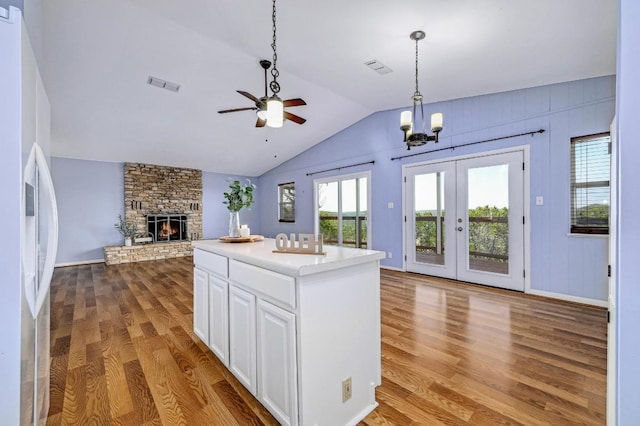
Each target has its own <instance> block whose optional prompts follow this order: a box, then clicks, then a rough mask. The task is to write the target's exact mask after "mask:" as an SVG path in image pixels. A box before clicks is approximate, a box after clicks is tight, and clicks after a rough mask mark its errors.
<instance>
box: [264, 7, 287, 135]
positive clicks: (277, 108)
mask: <svg viewBox="0 0 640 426" xmlns="http://www.w3.org/2000/svg"><path fill="white" fill-rule="evenodd" d="M271 19H272V22H273V42H272V43H271V48H272V49H273V68H271V76H272V77H273V80H272V81H271V83H269V88H270V89H271V93H272V95H271V96H270V97H269V99H267V126H269V127H282V123H283V122H284V105H283V104H282V99H280V98H279V97H278V92H280V84H278V81H277V80H278V76H279V75H280V72H279V71H278V67H277V61H278V53H277V51H276V0H273V13H272V14H271Z"/></svg>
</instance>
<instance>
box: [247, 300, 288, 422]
mask: <svg viewBox="0 0 640 426" xmlns="http://www.w3.org/2000/svg"><path fill="white" fill-rule="evenodd" d="M257 334H258V400H259V401H260V402H262V404H264V406H265V407H266V408H267V409H268V410H269V411H270V412H271V413H272V414H273V415H274V416H275V417H276V418H277V419H278V421H279V422H280V423H281V424H283V425H295V424H297V423H298V392H297V391H298V380H297V368H296V365H297V363H296V316H295V314H293V313H291V312H287V311H285V310H284V309H281V308H278V307H277V306H275V305H273V304H271V303H269V302H266V301H264V300H260V299H259V300H258V333H257Z"/></svg>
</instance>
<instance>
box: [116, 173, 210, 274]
mask: <svg viewBox="0 0 640 426" xmlns="http://www.w3.org/2000/svg"><path fill="white" fill-rule="evenodd" d="M124 213H125V218H126V219H127V220H130V221H134V222H135V223H136V225H137V226H138V232H139V236H141V237H153V242H152V243H151V244H144V245H135V244H134V245H133V246H131V247H121V246H114V247H105V260H106V263H107V264H108V265H109V264H114V263H126V262H136V261H140V260H154V259H164V258H169V257H179V256H190V255H192V254H193V249H192V247H191V241H192V240H199V239H202V171H201V170H195V169H185V168H179V167H168V166H157V165H153V164H142V163H125V164H124Z"/></svg>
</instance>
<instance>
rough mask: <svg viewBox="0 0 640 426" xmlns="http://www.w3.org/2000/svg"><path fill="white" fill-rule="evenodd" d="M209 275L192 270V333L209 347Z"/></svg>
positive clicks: (198, 270) (201, 271) (195, 269)
mask: <svg viewBox="0 0 640 426" xmlns="http://www.w3.org/2000/svg"><path fill="white" fill-rule="evenodd" d="M208 291H209V274H208V273H207V272H206V271H203V270H202V269H200V268H193V332H194V333H195V334H196V336H198V337H199V338H200V340H202V341H203V342H204V343H205V344H207V345H209V297H208Z"/></svg>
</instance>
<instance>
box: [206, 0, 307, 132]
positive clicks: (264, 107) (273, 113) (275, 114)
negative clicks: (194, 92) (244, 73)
mask: <svg viewBox="0 0 640 426" xmlns="http://www.w3.org/2000/svg"><path fill="white" fill-rule="evenodd" d="M271 19H272V22H273V42H272V43H271V48H272V49H273V68H271V76H272V77H273V80H272V81H271V83H269V86H268V87H269V88H270V89H271V96H267V70H268V69H269V68H270V67H271V62H270V61H268V60H267V59H263V60H261V61H260V66H261V67H262V69H263V70H264V96H263V97H261V98H260V99H258V98H257V97H255V96H253V95H252V94H251V93H249V92H244V91H242V90H237V92H238V93H240V94H241V95H242V96H244V97H246V98H249V99H251V100H252V101H253V102H254V104H255V106H254V107H247V108H234V109H225V110H222V111H218V114H226V113H228V112H237V111H256V115H257V116H258V120H257V121H256V127H264V126H265V125H267V126H269V127H276V128H277V127H282V125H283V123H284V120H290V121H293V122H294V123H297V124H304V123H305V122H306V121H307V120H306V119H304V118H302V117H299V116H297V115H295V114H291V113H290V112H287V111H285V110H284V109H285V108H286V107H296V106H302V105H306V104H307V103H306V102H305V101H304V100H302V99H300V98H294V99H287V100H285V101H283V100H282V99H280V97H279V96H278V92H280V84H279V83H278V76H279V75H280V71H278V67H277V66H276V62H277V60H278V53H277V50H276V49H277V46H276V0H273V13H272V14H271Z"/></svg>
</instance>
